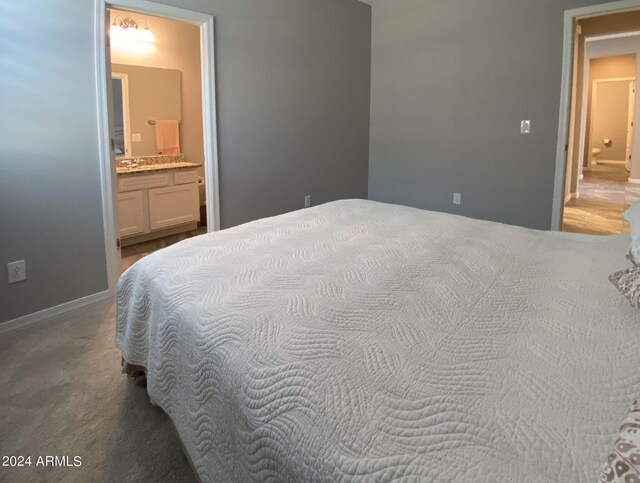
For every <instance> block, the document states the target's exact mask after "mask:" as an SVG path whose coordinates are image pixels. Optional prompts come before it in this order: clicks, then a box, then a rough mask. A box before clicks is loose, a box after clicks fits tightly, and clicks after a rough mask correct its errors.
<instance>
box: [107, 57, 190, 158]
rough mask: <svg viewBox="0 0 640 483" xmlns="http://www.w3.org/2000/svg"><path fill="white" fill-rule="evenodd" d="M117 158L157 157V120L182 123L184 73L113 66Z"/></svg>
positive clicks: (170, 70)
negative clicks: (171, 120) (172, 120)
mask: <svg viewBox="0 0 640 483" xmlns="http://www.w3.org/2000/svg"><path fill="white" fill-rule="evenodd" d="M111 70H112V76H111V77H112V87H113V116H114V135H115V149H116V156H118V157H121V156H153V155H155V154H157V149H156V136H155V126H154V125H153V124H152V123H149V121H152V122H153V121H154V120H155V119H175V120H177V121H178V122H180V121H181V120H182V104H181V81H182V73H181V72H180V71H179V70H174V69H159V68H155V67H143V66H138V65H124V64H112V66H111Z"/></svg>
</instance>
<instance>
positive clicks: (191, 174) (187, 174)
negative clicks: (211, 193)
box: [173, 169, 198, 184]
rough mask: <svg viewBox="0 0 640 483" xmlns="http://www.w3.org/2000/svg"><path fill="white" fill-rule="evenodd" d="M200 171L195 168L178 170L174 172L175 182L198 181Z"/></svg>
mask: <svg viewBox="0 0 640 483" xmlns="http://www.w3.org/2000/svg"><path fill="white" fill-rule="evenodd" d="M197 182H198V173H197V172H196V170H195V169H190V170H188V171H176V172H175V173H173V184H186V183H197Z"/></svg>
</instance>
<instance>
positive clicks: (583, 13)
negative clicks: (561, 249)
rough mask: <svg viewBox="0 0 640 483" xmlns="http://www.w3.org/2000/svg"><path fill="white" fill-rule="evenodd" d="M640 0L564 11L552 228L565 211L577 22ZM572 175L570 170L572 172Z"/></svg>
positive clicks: (629, 6)
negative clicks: (567, 148)
mask: <svg viewBox="0 0 640 483" xmlns="http://www.w3.org/2000/svg"><path fill="white" fill-rule="evenodd" d="M639 8H640V0H620V1H617V2H610V3H605V4H602V5H591V6H589V7H582V8H575V9H572V10H566V11H565V12H564V41H563V48H562V82H561V89H560V115H559V123H558V145H557V148H556V173H555V181H554V187H553V203H552V208H551V210H552V211H551V229H552V230H560V229H561V225H562V211H563V208H564V196H563V194H564V187H565V176H566V173H565V172H566V168H567V152H566V150H565V146H567V145H568V142H569V139H568V134H569V118H570V116H569V113H570V111H571V83H572V77H573V72H572V70H573V56H574V50H575V49H574V48H575V45H574V36H575V29H576V21H577V20H578V19H581V18H588V17H597V16H600V15H606V14H611V13H619V12H624V11H625V10H637V9H639ZM569 176H570V173H569Z"/></svg>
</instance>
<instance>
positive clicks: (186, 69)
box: [96, 0, 220, 290]
mask: <svg viewBox="0 0 640 483" xmlns="http://www.w3.org/2000/svg"><path fill="white" fill-rule="evenodd" d="M129 2H131V5H129ZM100 7H102V8H100ZM97 13H98V18H97V24H96V32H97V33H96V35H97V43H96V45H97V58H98V65H97V72H98V95H99V99H100V101H99V109H100V124H101V130H102V133H103V139H102V141H103V143H102V146H101V165H102V170H103V206H104V208H105V209H104V217H105V233H106V237H105V245H106V249H107V259H108V262H109V287H110V290H115V286H116V282H117V279H118V277H119V276H120V274H121V273H122V271H123V270H125V269H126V268H128V267H129V266H130V265H131V264H133V263H135V262H136V261H137V260H139V259H140V258H142V257H143V256H145V255H147V254H149V253H151V252H153V251H155V250H157V249H160V248H164V247H166V246H168V245H171V244H173V243H175V242H177V241H180V240H183V239H185V238H188V237H191V236H196V235H200V234H204V233H207V232H209V231H215V230H218V229H219V228H220V222H219V197H218V169H217V139H216V111H215V86H214V80H215V75H214V58H213V52H214V46H213V18H212V17H211V16H209V15H205V14H200V13H197V12H191V11H188V10H184V9H180V8H175V7H169V6H164V5H159V4H156V3H153V2H147V1H144V0H122V1H119V2H118V3H117V4H114V3H110V2H106V1H104V0H99V8H98V9H97Z"/></svg>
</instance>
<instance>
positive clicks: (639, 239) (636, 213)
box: [622, 201, 640, 266]
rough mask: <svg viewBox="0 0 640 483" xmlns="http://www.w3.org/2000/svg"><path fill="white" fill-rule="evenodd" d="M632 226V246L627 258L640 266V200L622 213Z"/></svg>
mask: <svg viewBox="0 0 640 483" xmlns="http://www.w3.org/2000/svg"><path fill="white" fill-rule="evenodd" d="M622 216H623V217H624V219H625V220H627V222H628V223H629V226H630V227H631V246H630V247H629V252H628V253H627V258H628V259H629V260H630V261H631V263H633V264H634V265H636V266H640V201H636V202H635V203H634V204H632V205H631V206H630V207H629V209H628V210H627V211H625V212H624V214H623V215H622Z"/></svg>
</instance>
